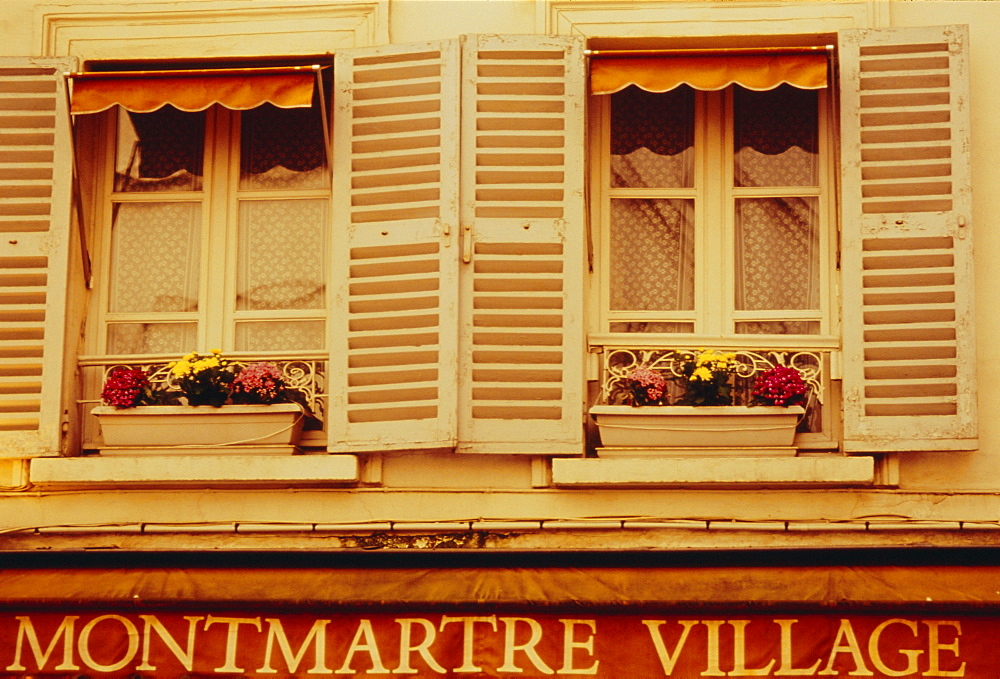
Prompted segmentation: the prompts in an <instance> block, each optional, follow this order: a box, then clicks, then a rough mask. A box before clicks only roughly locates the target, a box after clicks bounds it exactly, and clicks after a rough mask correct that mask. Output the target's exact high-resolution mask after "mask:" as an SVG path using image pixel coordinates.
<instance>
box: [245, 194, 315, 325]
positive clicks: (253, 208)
mask: <svg viewBox="0 0 1000 679" xmlns="http://www.w3.org/2000/svg"><path fill="white" fill-rule="evenodd" d="M326 207H327V201H326V200H317V199H312V200H247V201H243V202H241V203H240V224H239V246H238V250H239V251H238V255H237V286H236V308H237V310H265V309H269V310H276V309H322V308H323V307H324V306H325V301H324V299H325V297H324V280H325V276H324V275H323V271H324V262H325V257H324V256H323V247H324V243H323V234H324V229H323V224H325V223H326V219H327V216H326V212H327V209H326Z"/></svg>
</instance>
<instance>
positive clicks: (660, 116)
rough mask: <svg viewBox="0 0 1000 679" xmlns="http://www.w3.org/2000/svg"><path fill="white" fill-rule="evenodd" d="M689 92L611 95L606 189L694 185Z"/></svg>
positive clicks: (634, 91)
mask: <svg viewBox="0 0 1000 679" xmlns="http://www.w3.org/2000/svg"><path fill="white" fill-rule="evenodd" d="M693 170H694V91H693V90H691V88H689V87H686V86H685V87H678V88H677V89H674V90H671V91H670V92H663V93H656V92H646V91H643V90H640V89H639V88H637V87H634V86H633V87H628V88H626V89H624V90H622V91H621V92H616V93H614V94H612V95H611V186H612V187H615V188H619V187H659V188H688V187H691V186H693V185H694V180H693Z"/></svg>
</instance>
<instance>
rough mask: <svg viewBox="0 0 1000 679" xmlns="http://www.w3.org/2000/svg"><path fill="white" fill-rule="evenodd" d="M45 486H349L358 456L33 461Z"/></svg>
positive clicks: (34, 473)
mask: <svg viewBox="0 0 1000 679" xmlns="http://www.w3.org/2000/svg"><path fill="white" fill-rule="evenodd" d="M29 478H30V480H31V484H32V485H33V486H39V487H60V488H68V487H95V486H113V487H115V488H123V487H130V486H137V487H150V486H156V487H165V486H216V485H234V486H269V485H278V484H280V485H284V484H296V485H303V486H319V485H345V484H353V483H357V481H358V460H357V458H356V457H354V456H353V455H238V456H237V455H230V456H216V455H137V456H134V457H100V456H94V457H41V458H36V459H34V460H31V467H30V476H29Z"/></svg>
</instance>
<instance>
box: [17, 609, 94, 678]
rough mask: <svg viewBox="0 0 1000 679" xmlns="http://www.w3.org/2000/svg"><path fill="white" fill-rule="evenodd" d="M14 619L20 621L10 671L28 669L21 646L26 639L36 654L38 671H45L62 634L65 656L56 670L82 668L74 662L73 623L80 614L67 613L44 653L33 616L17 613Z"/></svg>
mask: <svg viewBox="0 0 1000 679" xmlns="http://www.w3.org/2000/svg"><path fill="white" fill-rule="evenodd" d="M14 619H15V620H17V621H18V628H17V641H16V642H15V643H16V646H15V647H14V662H13V663H12V664H11V665H9V666H8V667H7V669H8V670H9V671H19V670H26V669H28V668H27V667H25V666H24V665H23V664H21V647H22V642H23V641H24V640H25V639H27V640H28V646H30V647H31V652H32V654H33V655H34V656H35V664H36V665H38V671H39V672H42V671H44V670H45V666H46V665H47V664H48V662H49V656H50V655H52V652H53V651H54V650H55V648H56V642H58V641H59V637H60V636H61V637H62V638H63V658H62V662H61V663H60V664H59V665H57V666H56V668H55V669H56V671H63V670H78V669H80V666H79V665H75V664H73V625H74V623H76V621H77V620H79V619H80V616H79V615H67V616H64V617H63V619H62V622H61V623H59V627H58V628H57V629H56V631H55V633H54V634H53V635H52V641H50V642H49V645H48V647H47V648H46V649H45V652H44V653H42V645H41V644H40V643H39V641H38V634H37V633H36V632H35V626H34V624H32V622H31V617H30V616H27V615H17V616H14Z"/></svg>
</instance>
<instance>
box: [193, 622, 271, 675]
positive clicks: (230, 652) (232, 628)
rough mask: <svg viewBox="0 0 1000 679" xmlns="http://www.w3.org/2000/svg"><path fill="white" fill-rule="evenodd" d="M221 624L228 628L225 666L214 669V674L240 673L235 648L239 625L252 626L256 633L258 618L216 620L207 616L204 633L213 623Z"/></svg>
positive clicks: (240, 669) (258, 625)
mask: <svg viewBox="0 0 1000 679" xmlns="http://www.w3.org/2000/svg"><path fill="white" fill-rule="evenodd" d="M217 622H218V623H222V624H223V625H228V626H229V628H228V630H227V632H226V664H225V665H223V666H222V667H216V668H215V671H216V672H242V671H243V668H242V667H237V666H236V646H237V641H238V638H239V629H240V625H253V626H254V627H255V628H256V629H257V631H258V632H259V631H260V618H259V617H257V618H218V617H216V616H214V615H210V616H208V619H207V620H205V631H208V628H209V627H211V626H212V625H214V624H215V623H217Z"/></svg>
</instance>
